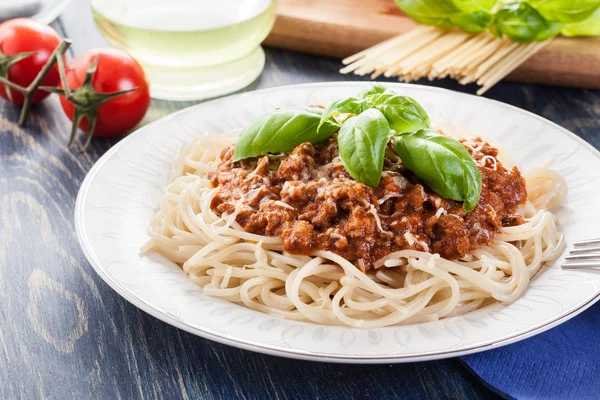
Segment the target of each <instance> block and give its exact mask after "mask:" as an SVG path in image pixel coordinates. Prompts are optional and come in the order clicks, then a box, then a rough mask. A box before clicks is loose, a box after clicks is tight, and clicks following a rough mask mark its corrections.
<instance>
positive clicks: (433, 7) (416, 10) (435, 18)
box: [395, 0, 459, 28]
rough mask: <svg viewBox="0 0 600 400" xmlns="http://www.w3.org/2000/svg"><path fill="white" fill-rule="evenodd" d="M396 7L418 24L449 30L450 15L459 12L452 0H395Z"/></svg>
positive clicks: (450, 23)
mask: <svg viewBox="0 0 600 400" xmlns="http://www.w3.org/2000/svg"><path fill="white" fill-rule="evenodd" d="M395 1H396V5H397V6H398V7H399V8H400V9H401V10H402V11H404V12H405V13H406V14H407V15H408V16H409V17H411V18H412V19H414V20H415V21H417V22H418V23H420V24H424V25H433V26H438V27H440V28H450V27H451V26H452V22H451V21H450V15H452V14H454V13H456V12H458V11H459V9H458V8H456V6H455V5H454V3H453V2H452V0H395Z"/></svg>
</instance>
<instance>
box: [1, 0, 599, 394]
mask: <svg viewBox="0 0 600 400" xmlns="http://www.w3.org/2000/svg"><path fill="white" fill-rule="evenodd" d="M53 26H54V27H55V28H56V29H57V30H58V31H59V32H60V33H61V34H63V35H65V36H68V37H70V38H72V39H73V42H74V44H73V46H72V54H73V53H75V54H78V53H80V52H82V51H84V50H86V49H88V48H91V47H99V46H106V43H105V42H104V40H103V39H102V38H101V36H100V35H99V33H98V32H97V30H96V28H95V27H94V25H93V22H92V19H91V13H90V11H89V0H74V2H73V3H72V5H71V6H70V7H69V8H68V9H67V10H66V11H65V12H64V13H63V14H62V15H61V17H60V18H59V20H58V21H56V22H55V23H54V25H53ZM339 66H340V64H339V61H337V60H333V59H327V58H322V57H314V56H309V55H303V54H298V53H293V52H287V51H281V50H276V49H267V65H266V68H265V71H264V73H263V74H262V76H261V77H260V78H259V79H258V80H257V81H256V82H254V83H253V84H252V85H251V86H250V87H249V88H247V89H246V90H253V89H256V88H266V87H272V86H278V85H287V84H294V83H304V82H319V81H339V80H348V79H358V78H355V77H354V76H342V75H339V74H338V72H337V70H338V69H339ZM422 83H423V84H430V83H429V82H422ZM435 85H440V86H444V87H447V88H451V89H456V90H461V91H469V92H472V91H473V88H470V87H467V88H464V87H460V86H459V85H457V84H455V83H453V82H449V81H444V82H441V83H435ZM488 97H491V98H494V99H497V100H500V101H504V102H506V103H509V104H513V105H516V106H518V107H522V108H524V109H527V110H529V111H532V112H534V113H536V114H539V115H542V116H544V117H546V118H548V119H550V120H553V121H555V122H557V123H559V124H560V125H562V126H564V127H566V128H568V129H570V130H572V131H573V132H575V133H576V134H578V135H580V136H581V137H583V138H584V139H586V140H587V141H589V142H591V143H592V144H593V145H594V146H596V147H600V132H599V130H598V128H599V127H600V118H599V115H600V93H599V92H598V91H589V90H579V89H564V88H552V87H539V86H531V85H522V84H515V83H501V84H500V85H498V86H497V87H495V88H494V89H492V90H491V91H490V92H489V93H488ZM192 104H194V103H193V102H181V103H175V102H165V101H154V102H153V104H152V107H151V110H150V111H149V113H148V115H147V118H146V121H150V120H153V119H156V118H159V117H160V116H162V115H166V114H168V113H171V112H173V111H175V110H178V109H181V108H184V107H188V106H190V105H192ZM18 112H19V111H18V109H17V108H16V107H14V106H12V105H10V104H7V103H5V102H0V398H1V399H12V398H26V399H30V398H48V399H71V398H74V399H85V398H111V399H112V398H126V399H129V398H140V399H147V398H177V399H179V398H183V399H187V398H208V399H211V398H238V397H239V398H252V399H263V398H290V399H291V398H294V399H295V398H342V399H347V398H357V399H358V398H365V399H367V398H368V399H377V398H385V397H389V398H393V397H398V398H417V399H428V398H456V399H467V398H486V399H487V398H493V397H494V396H495V395H494V394H493V393H492V392H491V391H490V390H489V389H487V388H486V387H485V386H484V385H483V384H482V383H480V382H479V381H478V380H477V378H475V377H474V376H473V375H472V374H471V373H470V372H468V371H467V370H466V369H465V368H464V367H463V366H462V364H461V363H460V361H459V360H457V359H449V360H442V361H435V362H425V363H413V364H399V365H376V366H368V365H337V364H319V363H312V362H304V361H295V360H287V359H280V358H276V357H269V356H264V355H260V354H254V353H251V352H248V351H243V350H238V349H235V348H230V347H227V346H224V345H220V344H217V343H212V342H210V341H207V340H205V339H201V338H199V337H196V336H193V335H191V334H188V333H186V332H183V331H180V330H178V329H175V328H173V327H171V326H169V325H166V324H164V323H163V322H161V321H159V320H156V319H154V318H153V317H150V316H149V315H147V314H145V313H144V312H142V311H140V310H138V309H137V308H135V307H134V306H132V305H130V304H129V303H127V302H126V301H125V300H123V299H122V298H121V297H119V296H118V295H117V294H116V293H115V292H113V291H112V290H111V289H110V288H109V287H108V286H107V285H106V284H105V283H104V282H103V281H102V280H101V279H100V278H99V277H98V276H97V275H96V274H95V273H94V271H93V270H92V268H91V266H90V265H89V264H88V262H87V260H86V259H85V257H84V255H83V253H82V251H81V250H80V248H79V245H78V243H77V240H76V237H75V231H74V227H73V208H74V204H75V197H76V195H77V191H78V189H79V186H80V184H81V181H82V180H83V178H84V176H85V174H86V173H87V171H88V170H89V169H90V167H91V166H92V164H93V163H94V162H95V161H96V160H97V159H98V158H99V157H100V156H101V155H102V154H104V152H105V151H106V150H108V149H109V148H110V147H111V146H112V145H114V144H115V143H116V142H117V141H118V139H113V140H94V142H93V144H92V146H91V148H90V149H89V151H87V152H86V153H84V154H79V153H77V152H76V151H69V150H67V149H66V142H67V137H68V133H69V129H70V125H69V121H68V120H67V119H66V118H65V117H64V116H63V114H62V111H61V110H60V106H59V104H58V100H57V99H56V97H52V98H50V99H48V100H47V101H45V102H44V103H42V104H40V105H39V106H37V107H35V109H34V110H33V114H32V116H31V119H30V120H29V122H28V124H27V126H26V127H24V128H19V127H17V125H16V123H15V121H16V120H17V118H18ZM79 140H80V143H79V145H81V144H82V140H83V138H81V137H80V138H79ZM74 147H79V146H74Z"/></svg>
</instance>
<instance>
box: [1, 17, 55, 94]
mask: <svg viewBox="0 0 600 400" xmlns="http://www.w3.org/2000/svg"><path fill="white" fill-rule="evenodd" d="M59 44H60V36H58V34H57V33H56V32H55V31H54V29H52V28H50V27H49V26H48V25H43V24H40V23H39V22H36V21H34V20H31V19H27V18H17V19H12V20H9V21H6V22H4V23H2V24H0V52H1V53H2V54H1V55H0V63H1V60H2V58H3V56H14V55H17V54H19V53H26V52H31V51H35V52H36V54H34V55H32V56H31V57H27V58H25V59H23V60H20V61H17V62H16V63H14V64H12V65H11V66H10V67H9V69H8V76H7V77H8V79H9V80H10V81H11V82H14V83H16V84H18V85H21V86H23V87H27V86H29V84H30V83H31V82H32V81H33V80H34V79H35V77H36V76H37V74H38V72H40V70H41V69H42V68H43V67H44V65H45V64H46V63H47V62H48V59H49V58H50V55H51V54H52V51H54V49H55V48H56V47H57V46H58V45H59ZM59 80H60V79H59V75H58V68H57V67H56V65H54V67H52V69H51V70H50V72H49V73H48V75H46V77H45V78H44V80H42V85H43V86H56V85H58V82H59ZM9 90H10V95H11V96H10V97H9V96H8V93H7V91H6V88H5V87H4V85H2V84H1V83H0V96H2V97H4V98H5V99H8V100H11V101H12V102H13V103H17V104H22V103H23V101H24V100H25V99H24V98H23V95H22V94H21V93H19V92H18V91H16V90H13V89H9ZM48 95H50V93H48V92H44V91H41V90H38V91H37V92H36V94H35V95H34V96H33V102H38V101H40V100H42V99H44V98H46V97H47V96H48Z"/></svg>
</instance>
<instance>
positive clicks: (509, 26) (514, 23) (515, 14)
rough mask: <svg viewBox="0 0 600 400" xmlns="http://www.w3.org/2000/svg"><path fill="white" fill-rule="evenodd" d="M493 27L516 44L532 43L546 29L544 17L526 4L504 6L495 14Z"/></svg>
mask: <svg viewBox="0 0 600 400" xmlns="http://www.w3.org/2000/svg"><path fill="white" fill-rule="evenodd" d="M494 25H495V28H494V29H495V30H496V32H500V33H503V34H504V35H506V36H507V37H508V38H509V39H511V40H513V41H515V42H518V43H527V42H531V41H534V40H536V38H537V37H538V35H542V36H543V32H545V31H546V30H547V29H548V26H547V23H546V20H545V19H544V17H542V15H541V14H540V13H539V12H537V10H536V9H535V8H533V7H531V6H530V5H529V4H527V3H511V4H506V5H505V6H503V7H502V8H501V9H500V10H499V11H498V12H497V13H496V15H495V18H494Z"/></svg>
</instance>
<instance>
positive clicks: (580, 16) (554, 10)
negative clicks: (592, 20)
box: [529, 0, 600, 23]
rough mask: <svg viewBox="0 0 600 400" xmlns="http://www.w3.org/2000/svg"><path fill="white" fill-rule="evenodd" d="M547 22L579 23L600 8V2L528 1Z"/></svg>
mask: <svg viewBox="0 0 600 400" xmlns="http://www.w3.org/2000/svg"><path fill="white" fill-rule="evenodd" d="M529 4H531V6H532V7H534V8H535V9H536V10H538V12H539V13H540V14H541V15H542V16H543V17H544V18H546V19H547V20H548V21H558V22H566V23H574V22H581V21H584V20H586V19H587V18H589V17H590V16H591V15H592V14H593V13H594V11H596V10H597V9H598V7H600V0H529Z"/></svg>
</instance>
